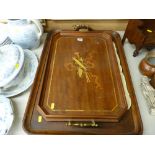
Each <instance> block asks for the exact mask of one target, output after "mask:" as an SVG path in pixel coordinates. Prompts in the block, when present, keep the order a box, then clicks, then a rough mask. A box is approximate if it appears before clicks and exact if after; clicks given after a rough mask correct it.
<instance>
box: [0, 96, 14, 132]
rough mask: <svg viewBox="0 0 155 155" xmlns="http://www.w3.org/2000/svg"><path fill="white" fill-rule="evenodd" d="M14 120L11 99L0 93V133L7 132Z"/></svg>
mask: <svg viewBox="0 0 155 155" xmlns="http://www.w3.org/2000/svg"><path fill="white" fill-rule="evenodd" d="M13 120H14V114H13V107H12V103H11V101H10V100H9V99H8V98H6V97H4V96H1V95H0V135H5V134H7V133H8V132H9V130H10V128H11V126H12V123H13Z"/></svg>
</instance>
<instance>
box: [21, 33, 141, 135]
mask: <svg viewBox="0 0 155 155" xmlns="http://www.w3.org/2000/svg"><path fill="white" fill-rule="evenodd" d="M102 32H104V33H107V34H109V35H110V36H111V37H112V40H113V42H114V43H115V45H116V48H117V52H118V55H119V58H120V61H121V66H122V68H123V73H124V75H125V79H126V83H127V88H128V91H129V94H130V97H131V101H132V105H131V108H130V109H129V110H128V111H127V112H126V113H125V114H124V116H123V117H122V118H121V120H120V121H119V122H115V123H114V122H113V123H106V122H97V124H96V125H97V126H95V125H94V124H93V125H92V124H91V123H90V126H89V123H88V122H85V123H83V124H81V123H79V122H75V123H73V122H68V121H50V122H47V121H46V120H45V119H44V118H42V116H41V115H40V113H38V110H37V104H38V103H39V100H40V96H41V93H42V87H43V82H44V76H45V73H46V68H47V67H48V65H47V64H48V62H47V60H48V56H49V54H50V52H49V49H50V46H51V44H52V41H51V35H52V34H49V35H48V37H47V40H46V44H45V46H44V50H43V54H42V57H41V62H40V65H39V68H38V72H37V75H36V78H35V82H34V85H33V89H32V92H31V95H30V98H29V103H28V105H27V109H26V112H25V116H24V120H23V127H24V129H25V130H26V131H27V132H28V133H33V134H141V133H142V122H141V118H140V114H139V109H138V106H137V101H136V98H135V93H134V89H133V86H132V82H131V78H130V75H129V70H128V66H127V63H126V58H125V55H124V51H123V49H122V45H121V39H120V36H119V35H118V34H117V33H116V32H113V31H102Z"/></svg>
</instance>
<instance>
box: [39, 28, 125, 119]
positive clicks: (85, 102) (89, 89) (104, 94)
mask: <svg viewBox="0 0 155 155" xmlns="http://www.w3.org/2000/svg"><path fill="white" fill-rule="evenodd" d="M51 42H52V44H51V49H50V53H49V56H48V62H47V66H48V67H47V69H46V72H45V79H44V82H43V89H42V92H41V98H40V101H39V103H38V106H37V108H38V111H39V112H40V113H41V114H42V116H43V117H44V119H45V120H46V121H67V120H70V121H89V120H92V119H93V120H94V121H102V122H105V121H106V122H118V121H119V120H120V119H121V117H122V115H124V113H125V112H126V110H127V101H126V98H125V92H124V88H123V84H122V81H121V75H120V73H119V67H118V63H117V59H116V55H115V51H114V47H113V41H112V38H111V36H110V35H108V34H107V33H104V32H102V31H97V32H96V31H91V32H75V31H61V32H59V33H56V34H55V35H54V36H51ZM51 106H52V107H51Z"/></svg>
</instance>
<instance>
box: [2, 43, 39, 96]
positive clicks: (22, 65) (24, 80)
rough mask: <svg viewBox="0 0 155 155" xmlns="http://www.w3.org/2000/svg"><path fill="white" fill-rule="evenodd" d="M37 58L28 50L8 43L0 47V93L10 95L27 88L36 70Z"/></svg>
mask: <svg viewBox="0 0 155 155" xmlns="http://www.w3.org/2000/svg"><path fill="white" fill-rule="evenodd" d="M37 66H38V60H37V58H36V56H35V54H34V53H33V52H32V51H30V50H23V49H22V48H21V47H20V46H19V45H16V44H9V45H4V46H1V47H0V95H4V96H6V97H12V96H15V95H18V94H20V93H22V92H23V91H25V90H26V89H28V88H29V87H30V86H31V84H32V82H33V80H34V76H35V73H36V70H37Z"/></svg>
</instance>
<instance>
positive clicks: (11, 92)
mask: <svg viewBox="0 0 155 155" xmlns="http://www.w3.org/2000/svg"><path fill="white" fill-rule="evenodd" d="M24 56H25V60H24V65H25V67H24V75H23V79H22V80H21V82H20V83H19V84H18V85H16V86H14V87H11V88H8V89H5V90H3V89H2V90H0V95H4V96H5V97H12V96H16V95H18V94H20V93H22V92H24V91H25V90H27V89H28V88H29V87H30V86H31V85H32V83H33V81H34V78H35V74H36V71H37V67H38V60H37V57H36V56H35V54H34V53H33V52H32V51H30V50H27V49H26V50H24Z"/></svg>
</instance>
